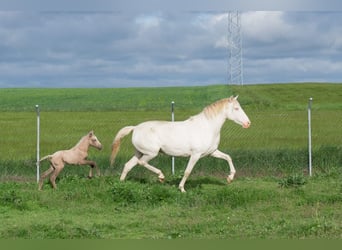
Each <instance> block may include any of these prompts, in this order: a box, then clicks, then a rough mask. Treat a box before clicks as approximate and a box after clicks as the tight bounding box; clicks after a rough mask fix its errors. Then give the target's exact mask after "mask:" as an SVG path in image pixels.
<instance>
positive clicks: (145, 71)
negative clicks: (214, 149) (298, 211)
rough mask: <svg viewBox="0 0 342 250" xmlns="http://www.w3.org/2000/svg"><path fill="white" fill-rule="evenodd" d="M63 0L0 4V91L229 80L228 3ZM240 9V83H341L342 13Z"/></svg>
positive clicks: (192, 84)
mask: <svg viewBox="0 0 342 250" xmlns="http://www.w3.org/2000/svg"><path fill="white" fill-rule="evenodd" d="M31 2H32V1H31ZM54 2H56V1H54ZM57 2H58V1H57ZM61 2H62V5H61V6H55V5H49V4H47V3H46V1H44V2H39V0H37V1H33V3H36V5H33V7H32V6H31V5H27V6H21V5H19V4H16V0H12V1H11V2H9V1H8V2H7V1H5V3H8V4H7V5H6V4H5V5H2V6H1V5H0V88H12V87H80V88H88V87H101V88H107V87H155V86H160V87H162V86H200V85H211V84H227V83H228V81H229V79H228V41H227V40H228V32H227V23H228V19H227V9H228V6H224V5H223V6H222V5H214V6H209V5H207V4H204V3H202V2H203V1H199V3H200V4H199V6H194V5H192V4H190V3H189V2H191V1H185V3H187V4H184V1H176V0H175V2H176V3H180V2H183V5H182V7H174V6H168V5H165V4H164V6H163V7H162V8H159V7H156V6H159V5H156V4H154V5H152V4H151V6H153V7H151V6H147V7H146V6H143V7H141V6H136V5H133V4H132V5H129V4H131V3H133V2H132V1H129V0H126V1H116V2H115V1H114V2H115V3H116V5H115V6H113V5H109V6H108V3H107V5H105V4H103V5H101V3H102V2H101V1H100V2H99V3H100V4H99V5H96V7H95V6H94V5H93V3H92V4H88V5H87V3H88V2H89V1H82V3H83V5H81V4H75V2H74V1H72V3H74V4H73V5H70V4H69V5H67V4H66V2H65V4H64V5H63V2H64V0H61ZM155 2H156V1H152V3H155ZM195 2H196V1H195ZM242 2H243V1H242ZM287 2H288V1H287ZM290 2H291V1H290ZM297 2H298V1H297ZM38 3H40V5H39V4H38ZM134 3H136V2H134ZM140 3H141V1H140ZM146 3H151V1H147V2H146ZM158 3H159V4H160V2H158ZM44 4H45V5H44ZM37 6H38V7H37ZM106 7H108V8H106ZM233 7H234V6H233ZM318 7H319V8H318ZM239 9H241V10H240V13H241V27H242V34H241V38H242V59H243V79H244V80H243V82H244V84H259V83H287V82H336V83H340V82H342V77H341V76H342V10H339V9H337V10H335V11H331V10H328V9H324V8H323V9H322V8H321V6H317V7H316V6H314V7H313V8H309V10H308V8H307V6H305V8H301V7H300V6H299V7H298V6H296V5H295V6H294V7H290V8H287V7H283V8H282V9H280V10H274V8H267V7H263V9H264V10H260V9H257V8H254V7H253V8H246V7H242V8H241V6H240V7H239ZM318 9H319V10H318Z"/></svg>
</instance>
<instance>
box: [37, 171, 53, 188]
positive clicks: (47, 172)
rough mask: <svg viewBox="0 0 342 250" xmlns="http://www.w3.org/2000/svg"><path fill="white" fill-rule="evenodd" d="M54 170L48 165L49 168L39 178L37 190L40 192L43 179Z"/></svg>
mask: <svg viewBox="0 0 342 250" xmlns="http://www.w3.org/2000/svg"><path fill="white" fill-rule="evenodd" d="M53 170H54V168H53V166H52V165H50V168H49V169H48V170H46V171H45V172H44V173H42V175H41V176H40V178H39V187H38V190H42V188H43V184H44V179H45V178H46V177H47V176H48V175H49V174H51V173H52V172H53Z"/></svg>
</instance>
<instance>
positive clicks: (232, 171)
mask: <svg viewBox="0 0 342 250" xmlns="http://www.w3.org/2000/svg"><path fill="white" fill-rule="evenodd" d="M211 156H213V157H215V158H219V159H223V160H226V161H227V162H228V164H229V168H230V174H229V175H228V177H227V182H228V183H231V182H232V181H233V179H234V175H235V172H236V171H235V168H234V165H233V161H232V158H231V157H230V156H229V155H228V154H225V153H223V152H221V151H220V150H218V149H217V150H216V151H214V152H213V153H212V154H211Z"/></svg>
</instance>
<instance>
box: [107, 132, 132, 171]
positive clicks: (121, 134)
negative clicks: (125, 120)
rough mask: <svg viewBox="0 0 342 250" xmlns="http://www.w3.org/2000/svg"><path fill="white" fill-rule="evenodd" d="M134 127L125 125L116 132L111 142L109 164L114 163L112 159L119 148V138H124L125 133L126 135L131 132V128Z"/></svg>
mask: <svg viewBox="0 0 342 250" xmlns="http://www.w3.org/2000/svg"><path fill="white" fill-rule="evenodd" d="M134 128H135V126H127V127H123V128H122V129H120V131H119V132H118V133H117V134H116V136H115V138H114V141H113V144H112V154H111V156H110V165H111V166H113V164H114V160H115V157H116V155H117V154H118V152H119V149H120V144H121V139H122V138H124V137H125V136H126V135H128V134H129V133H131V132H132V131H133V129H134Z"/></svg>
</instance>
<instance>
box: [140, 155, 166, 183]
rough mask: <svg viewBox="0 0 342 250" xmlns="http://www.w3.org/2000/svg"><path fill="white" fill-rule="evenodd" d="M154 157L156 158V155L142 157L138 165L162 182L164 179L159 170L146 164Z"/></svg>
mask: <svg viewBox="0 0 342 250" xmlns="http://www.w3.org/2000/svg"><path fill="white" fill-rule="evenodd" d="M154 157H156V155H143V156H142V157H141V158H140V159H139V161H138V163H139V164H140V165H142V166H144V167H145V168H147V169H148V170H150V171H152V172H153V173H155V174H157V175H158V178H159V181H160V182H163V181H164V179H165V176H164V174H163V172H162V171H161V170H160V169H158V168H156V167H153V166H152V165H150V164H148V162H149V161H150V160H152V159H153V158H154Z"/></svg>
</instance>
